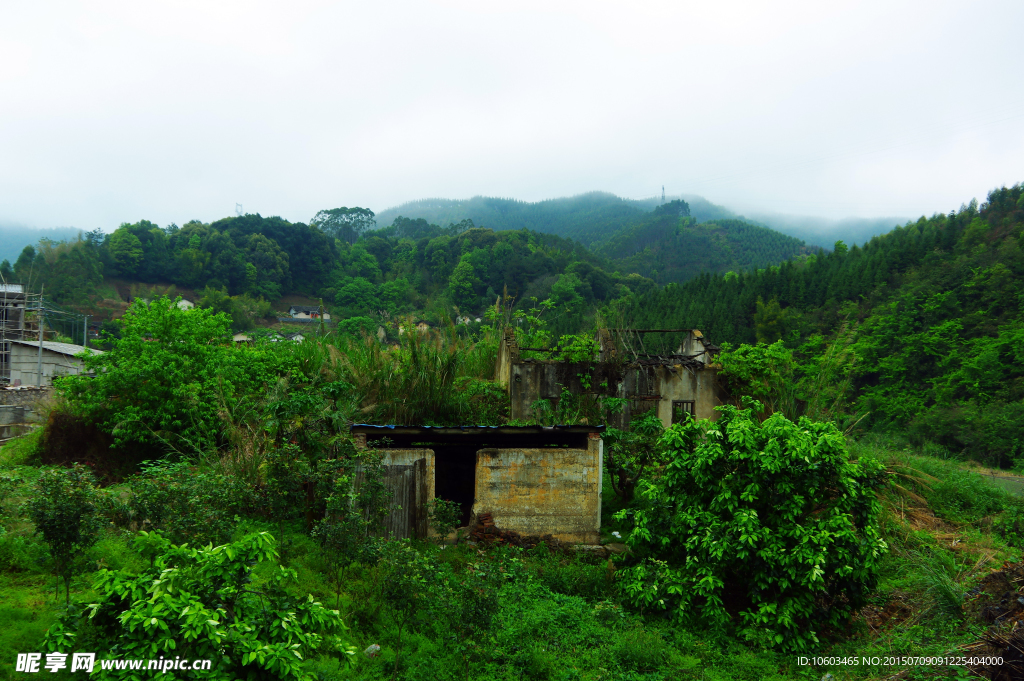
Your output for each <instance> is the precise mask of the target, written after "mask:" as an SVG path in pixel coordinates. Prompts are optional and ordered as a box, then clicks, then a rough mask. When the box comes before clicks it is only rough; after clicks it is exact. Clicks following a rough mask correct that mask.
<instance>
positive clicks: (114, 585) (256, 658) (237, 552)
mask: <svg viewBox="0 0 1024 681" xmlns="http://www.w3.org/2000/svg"><path fill="white" fill-rule="evenodd" d="M135 544H136V548H137V549H138V550H140V551H141V552H142V553H143V554H144V555H146V556H147V557H149V558H150V559H151V561H152V566H151V567H150V568H148V569H145V570H142V571H141V572H131V571H127V570H101V571H100V572H99V573H98V574H97V576H96V577H95V579H94V581H93V585H92V588H93V591H95V592H96V594H98V595H97V596H96V599H95V602H93V603H91V604H90V605H89V606H88V607H87V609H86V610H85V612H82V611H80V610H71V611H69V612H68V613H67V614H66V615H64V616H63V617H61V618H60V619H59V620H58V621H57V622H56V623H55V624H53V625H52V626H51V627H50V629H49V631H48V632H47V634H46V643H45V645H46V648H47V649H48V650H50V651H60V652H64V653H67V652H71V651H74V650H77V649H78V647H79V645H80V641H84V639H83V634H86V632H87V636H88V644H89V646H90V648H89V649H90V650H96V649H99V650H106V651H116V654H117V656H118V657H119V658H122V659H123V658H136V659H154V660H155V659H157V658H166V659H168V660H173V659H176V658H177V657H180V658H183V659H186V660H189V661H191V660H196V659H199V660H211V661H212V663H213V666H212V668H211V669H209V670H207V671H201V672H200V673H199V674H197V675H196V677H197V678H198V677H199V676H200V675H201V677H202V678H207V679H219V680H223V681H237V679H302V680H307V679H308V680H310V681H312V679H313V678H314V677H313V676H312V675H311V674H309V673H308V672H306V671H305V670H303V668H302V662H303V660H304V659H306V658H307V657H309V656H310V655H312V654H314V653H316V652H317V651H318V650H322V649H327V650H332V651H335V652H338V653H340V654H341V655H342V656H343V657H345V658H346V659H347V660H349V662H352V661H354V658H355V652H356V651H355V648H354V647H353V646H351V645H350V644H349V643H348V642H347V641H346V640H345V638H344V632H345V630H346V627H345V625H344V623H343V622H342V620H341V616H340V615H339V614H338V611H337V610H328V609H327V608H325V607H324V606H323V605H322V604H321V603H320V602H318V601H316V600H315V599H314V598H313V596H312V595H307V596H304V597H298V598H297V597H296V595H295V594H294V593H293V592H294V588H295V584H296V582H297V575H296V572H295V571H294V570H291V569H287V568H284V567H281V566H279V565H274V564H273V563H274V562H275V559H276V558H277V551H276V549H275V542H274V538H273V537H272V536H271V535H270V534H268V533H266V532H261V533H259V534H250V535H248V536H246V537H244V538H243V539H241V540H240V541H236V542H233V543H230V544H224V545H222V546H206V547H202V548H191V547H189V546H187V545H181V546H175V545H173V544H171V543H170V542H169V541H167V540H166V539H164V538H163V537H161V536H160V535H158V534H149V533H146V532H141V533H140V534H139V536H138V537H137V538H136V540H135ZM265 563H270V564H271V565H268V566H267V567H269V568H270V569H267V570H265V571H261V572H262V574H263V575H264V576H261V578H260V579H259V580H254V576H255V575H254V573H255V572H256V570H257V569H259V568H260V567H261V564H265ZM94 673H95V674H96V675H97V677H98V678H101V679H113V678H133V679H134V678H141V677H139V676H138V674H137V673H135V674H133V673H130V672H129V673H125V672H124V671H122V672H120V673H119V672H117V671H113V670H102V669H97V670H95V671H94ZM184 674H186V675H188V676H190V677H191V676H192V675H191V674H190V673H188V672H185V673H184Z"/></svg>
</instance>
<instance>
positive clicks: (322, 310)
mask: <svg viewBox="0 0 1024 681" xmlns="http://www.w3.org/2000/svg"><path fill="white" fill-rule="evenodd" d="M320 337H321V338H323V337H324V299H323V298H321V299H320Z"/></svg>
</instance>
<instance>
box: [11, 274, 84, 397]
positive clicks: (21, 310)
mask: <svg viewBox="0 0 1024 681" xmlns="http://www.w3.org/2000/svg"><path fill="white" fill-rule="evenodd" d="M88 319H89V317H88V316H87V315H84V314H81V313H79V312H72V311H70V310H65V309H63V308H61V307H60V306H58V305H56V304H54V303H53V302H52V301H48V300H46V299H45V298H44V296H43V290H42V289H40V291H39V293H32V292H30V291H25V287H24V286H22V285H21V284H8V283H6V282H3V283H0V386H7V385H10V382H11V342H12V341H36V342H38V343H39V356H40V362H41V361H42V352H43V344H44V342H45V341H47V340H54V339H56V338H57V336H58V334H60V335H62V336H66V337H68V338H70V339H71V340H72V342H73V343H77V341H78V339H79V333H81V340H82V345H83V346H84V347H88V345H89V342H88V341H89V339H88V336H89V330H88Z"/></svg>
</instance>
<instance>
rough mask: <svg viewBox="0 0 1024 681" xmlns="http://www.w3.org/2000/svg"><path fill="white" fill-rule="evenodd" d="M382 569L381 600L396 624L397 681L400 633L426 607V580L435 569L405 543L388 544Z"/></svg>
mask: <svg viewBox="0 0 1024 681" xmlns="http://www.w3.org/2000/svg"><path fill="white" fill-rule="evenodd" d="M383 567H384V574H383V576H382V577H381V597H382V598H383V599H384V601H385V602H386V603H387V604H388V606H389V607H390V608H391V612H392V614H393V616H394V618H395V624H396V625H397V626H398V643H397V644H396V645H395V670H394V673H393V674H392V677H391V678H392V679H397V678H398V663H399V658H400V656H401V652H402V632H403V630H405V629H406V627H408V625H409V624H410V623H411V622H412V619H413V617H414V616H415V615H416V614H417V613H419V612H420V611H421V609H422V608H423V606H424V605H426V602H427V597H428V595H429V583H428V577H429V576H430V575H431V574H432V573H433V572H435V571H436V569H437V566H436V565H435V564H433V563H432V562H431V561H430V560H429V559H428V558H427V557H426V556H424V555H423V554H422V553H420V552H419V551H417V550H416V549H414V548H413V547H412V546H410V545H409V543H408V542H407V541H395V542H389V543H388V545H387V547H386V550H385V553H384V556H383Z"/></svg>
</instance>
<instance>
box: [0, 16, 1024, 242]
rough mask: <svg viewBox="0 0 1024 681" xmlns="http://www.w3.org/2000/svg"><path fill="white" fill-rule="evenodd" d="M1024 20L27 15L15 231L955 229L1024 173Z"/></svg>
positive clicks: (15, 162) (4, 196)
mask: <svg viewBox="0 0 1024 681" xmlns="http://www.w3.org/2000/svg"><path fill="white" fill-rule="evenodd" d="M1021 26H1024V3H1022V2H1020V0H1007V1H1004V2H943V1H941V0H928V1H927V2H894V1H893V0H885V1H884V2H864V1H863V0H859V1H857V2H821V1H820V0H815V1H813V2H799V3H796V2H789V3H786V2H771V3H769V2H723V1H721V0H716V1H715V2H708V1H707V0H702V1H701V2H681V1H679V0H676V1H673V2H635V1H634V2H621V0H620V1H616V2H610V1H609V2H605V1H601V0H586V1H582V0H581V1H579V2H557V1H552V0H543V1H538V2H530V1H523V0H517V1H515V2H486V1H485V2H481V0H472V1H470V0H465V1H463V0H445V1H439V2H426V1H418V2H392V1H390V0H375V1H374V2H344V3H333V2H297V1H295V0H291V1H290V2H287V3H285V2H258V1H253V0H247V1H246V2H225V1H223V0H216V1H214V2H211V1H210V0H203V1H201V2H137V1H136V2H96V1H94V2H88V3H85V2H67V3H52V2H38V1H37V2H23V3H14V2H5V3H3V6H2V19H0V223H20V224H23V225H26V226H33V227H49V226H55V225H73V226H76V227H81V228H85V229H92V228H95V227H101V228H104V229H107V230H109V229H112V228H114V227H116V226H117V225H118V224H119V223H121V222H125V221H130V222H134V221H136V220H139V219H142V218H146V219H149V220H153V221H154V222H157V223H159V224H161V225H164V224H167V223H170V222H176V223H178V224H182V223H184V222H186V221H188V220H190V219H193V218H196V219H200V220H203V221H209V220H214V219H217V218H220V217H224V216H226V215H230V214H233V213H234V209H235V204H236V203H240V204H242V205H243V207H244V210H245V211H246V212H254V213H255V212H259V213H261V214H263V215H281V216H283V217H285V218H287V219H290V220H295V221H298V220H301V221H306V220H308V219H309V218H310V217H312V215H313V214H314V213H315V212H316V211H317V210H319V209H321V208H332V207H337V206H342V205H344V206H353V205H358V206H366V207H369V208H371V209H373V210H377V211H379V210H382V209H384V208H388V207H390V206H394V205H396V204H399V203H402V202H405V201H409V200H413V199H419V198H425V197H435V196H437V197H446V198H468V197H471V196H474V195H477V194H483V195H494V196H504V197H515V198H519V199H524V200H530V201H535V200H540V199H545V198H553V197H558V196H565V195H572V194H578V193H581V192H586V191H591V190H597V189H599V190H605V191H610V192H614V193H616V194H619V195H621V196H626V197H632V198H643V197H647V196H652V195H655V194H657V193H660V191H661V187H662V185H664V186H665V190H666V192H668V193H669V194H678V193H692V194H700V195H703V196H705V197H707V198H708V199H710V200H711V201H714V202H716V203H721V204H724V205H727V206H730V207H733V208H736V209H739V210H748V211H752V210H756V209H761V210H768V211H778V212H789V213H803V214H813V215H823V216H827V217H845V216H867V217H870V216H882V215H885V216H890V215H898V216H908V217H912V216H918V215H921V214H932V213H934V212H945V211H949V210H950V209H952V208H956V207H958V206H959V205H960V203H961V202H965V201H969V200H970V199H971V198H972V197H975V196H976V197H978V198H979V200H983V199H984V196H985V194H986V192H987V191H988V190H989V189H991V188H993V187H996V186H1000V185H1003V184H1007V185H1010V184H1014V183H1016V182H1021V181H1024V39H1021V37H1020V29H1021Z"/></svg>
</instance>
